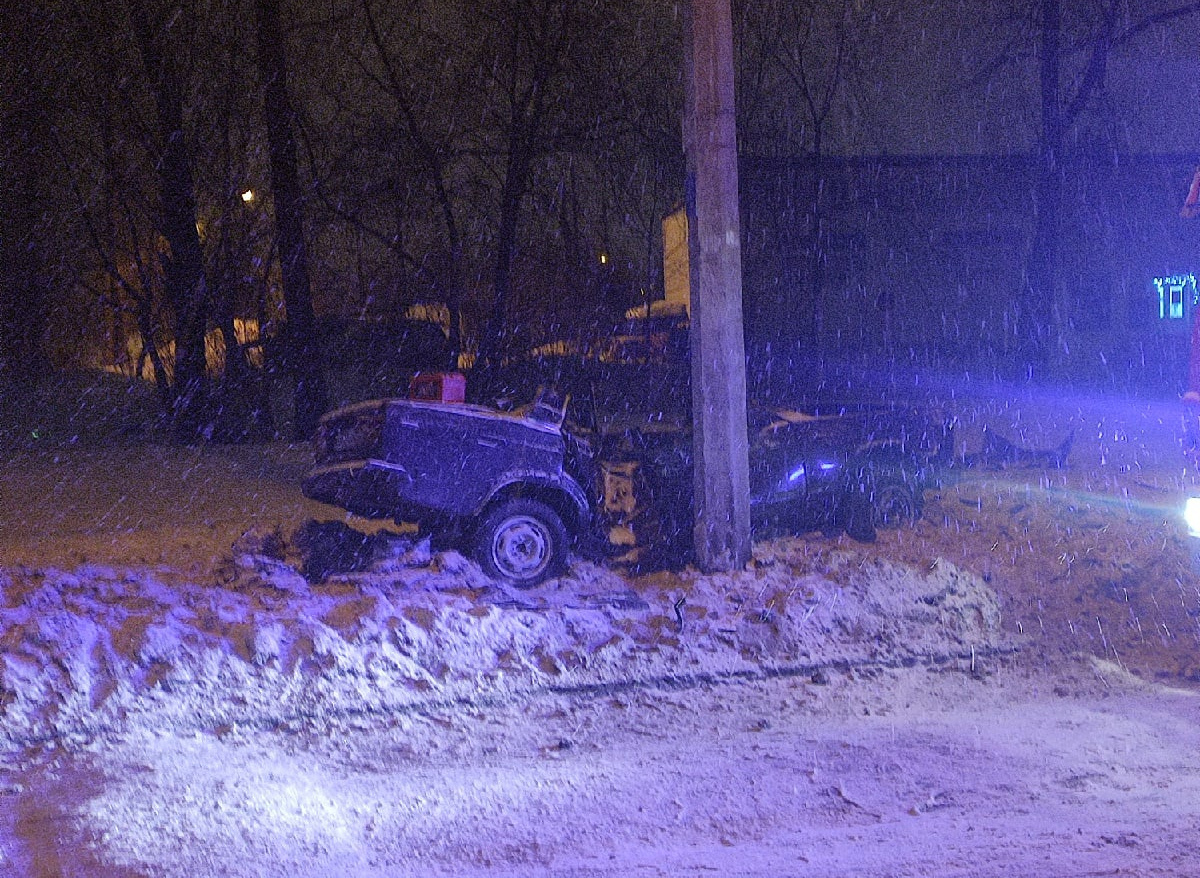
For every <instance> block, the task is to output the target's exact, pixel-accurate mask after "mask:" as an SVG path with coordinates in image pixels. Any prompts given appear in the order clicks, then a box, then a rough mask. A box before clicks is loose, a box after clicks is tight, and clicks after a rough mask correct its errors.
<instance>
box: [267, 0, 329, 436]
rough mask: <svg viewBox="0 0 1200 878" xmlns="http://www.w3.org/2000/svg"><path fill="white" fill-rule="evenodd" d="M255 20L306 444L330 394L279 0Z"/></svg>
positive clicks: (297, 422)
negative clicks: (318, 342)
mask: <svg viewBox="0 0 1200 878" xmlns="http://www.w3.org/2000/svg"><path fill="white" fill-rule="evenodd" d="M255 21H256V24H257V33H258V64H259V70H260V73H261V75H262V80H263V97H264V118H265V120H266V126H267V141H268V143H269V146H270V159H271V160H270V165H271V187H272V191H273V194H274V198H275V223H276V225H277V227H278V230H279V261H280V267H281V270H282V276H283V297H284V307H285V308H286V309H287V324H288V326H287V344H286V351H287V353H286V366H287V369H288V371H289V372H290V373H291V374H292V376H293V377H294V379H295V384H296V387H295V394H294V397H293V398H294V400H295V406H294V408H295V412H294V415H293V432H294V434H295V436H296V438H300V439H302V438H307V437H309V436H311V435H312V434H313V433H314V432H316V428H317V420H318V419H319V418H320V416H321V415H322V414H323V413H324V412H325V409H326V408H327V393H326V389H325V377H324V373H323V368H322V364H321V358H320V355H319V352H318V351H317V349H316V347H315V339H314V329H315V327H314V315H313V303H312V290H311V287H310V284H309V274H308V250H307V248H306V245H305V239H304V221H303V220H304V217H303V211H304V198H303V194H302V192H301V189H300V178H299V172H298V169H297V157H296V142H295V131H296V118H295V112H294V110H293V109H292V102H291V95H290V94H289V93H288V87H287V62H286V59H285V52H284V44H283V30H282V22H281V21H280V17H279V3H278V0H256V2H255Z"/></svg>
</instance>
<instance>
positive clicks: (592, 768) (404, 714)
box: [0, 388, 1200, 876]
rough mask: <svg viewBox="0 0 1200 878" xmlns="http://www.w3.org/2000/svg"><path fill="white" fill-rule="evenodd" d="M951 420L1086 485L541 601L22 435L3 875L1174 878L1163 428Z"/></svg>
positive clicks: (1116, 414)
mask: <svg viewBox="0 0 1200 878" xmlns="http://www.w3.org/2000/svg"><path fill="white" fill-rule="evenodd" d="M937 401H938V403H939V404H940V405H942V406H944V407H945V409H946V410H947V411H948V412H949V413H951V414H954V415H956V416H957V417H958V424H957V427H958V429H957V436H958V442H959V444H960V451H961V452H962V453H963V454H964V455H968V456H969V455H970V454H971V453H972V451H973V450H976V449H977V448H978V446H979V443H980V442H981V434H982V430H983V428H984V427H988V428H989V429H992V430H995V431H997V432H999V433H1001V434H1003V435H1005V436H1006V437H1008V438H1010V439H1012V440H1014V441H1016V442H1017V443H1018V444H1021V445H1024V446H1027V447H1045V446H1050V445H1053V444H1057V443H1058V442H1059V441H1061V439H1062V438H1063V437H1064V436H1065V435H1067V434H1068V433H1070V432H1071V431H1074V437H1075V441H1074V446H1073V450H1072V454H1071V457H1070V462H1069V466H1068V467H1067V468H1066V469H1063V470H1047V469H1043V468H1041V467H1038V466H1031V467H1024V466H1017V467H1009V468H1004V469H992V468H972V469H962V470H958V471H956V472H955V473H953V474H952V475H951V477H949V478H948V479H947V480H946V482H945V484H944V485H943V486H942V488H940V489H939V490H936V491H931V492H930V494H929V496H928V497H927V503H926V508H925V512H924V516H923V518H922V520H921V521H920V522H918V523H917V524H916V525H915V526H913V527H911V528H904V529H901V530H898V531H889V532H883V533H881V535H880V537H879V539H878V540H877V541H876V542H875V543H872V544H859V543H855V542H853V541H850V540H848V539H846V538H845V537H829V536H822V535H819V534H811V535H807V536H806V537H780V538H777V539H772V540H767V541H763V542H759V543H757V544H756V546H755V553H754V560H753V562H752V563H751V564H750V565H749V566H748V567H747V569H745V570H743V571H738V572H736V573H734V574H725V575H703V574H700V573H698V572H697V571H695V570H691V569H688V570H683V571H664V572H659V573H654V574H645V575H633V574H631V573H629V572H627V571H622V570H620V569H616V568H606V567H602V566H597V565H594V564H591V563H588V562H584V561H577V562H576V563H575V564H573V565H572V567H571V570H570V573H569V575H568V576H566V577H564V578H563V579H561V580H559V581H556V582H552V583H548V584H546V585H544V586H542V587H540V588H538V589H535V590H531V591H524V592H513V591H511V590H507V589H503V588H499V587H497V586H496V585H495V584H493V583H491V582H489V581H488V580H487V579H486V578H484V577H483V576H482V574H481V573H480V571H479V569H478V568H477V567H476V566H475V565H474V564H472V563H470V562H468V561H467V560H465V559H464V558H462V557H461V556H460V555H458V554H456V553H453V552H442V553H434V552H431V551H430V548H429V545H428V543H426V542H423V541H421V540H419V539H418V538H417V537H416V536H415V535H413V534H410V533H406V532H404V531H403V530H400V529H396V528H394V527H380V526H378V525H374V526H371V527H370V528H369V530H370V531H371V532H372V533H373V536H371V538H370V539H366V540H364V541H363V542H362V547H363V550H364V551H365V552H367V553H368V554H369V562H368V563H366V564H365V565H360V566H363V569H360V570H357V571H356V572H347V573H334V574H331V575H329V576H328V577H325V578H313V577H309V578H306V577H305V576H304V575H302V572H303V570H304V562H305V557H306V551H310V550H311V546H312V542H313V539H314V534H315V535H317V536H318V537H320V536H321V535H322V534H323V533H325V532H327V531H330V530H336V526H328V525H327V526H325V527H324V528H314V527H313V526H312V525H311V524H306V523H307V522H311V521H312V520H314V519H326V520H328V519H337V518H338V514H337V512H336V510H332V509H329V508H327V507H320V506H318V505H316V504H312V503H310V502H308V501H306V500H304V499H303V498H302V497H301V496H300V493H299V487H298V486H299V481H300V478H301V476H302V474H303V472H304V469H305V467H306V465H307V463H308V450H307V449H306V448H304V447H303V446H292V445H287V444H283V443H279V444H275V445H271V446H265V447H245V448H229V447H212V448H206V449H180V448H172V447H168V446H162V445H155V444H151V443H135V444H131V443H129V442H123V443H121V444H114V443H113V441H111V440H106V441H105V442H103V443H89V442H86V441H71V437H66V436H59V437H56V438H52V440H50V441H46V440H43V439H42V438H41V437H39V438H37V439H32V438H29V437H21V438H20V441H18V440H17V439H15V438H10V441H9V450H8V451H6V453H5V454H4V456H3V459H2V460H0V521H2V522H3V529H2V530H0V875H2V874H7V873H11V874H13V875H24V874H32V875H46V876H51V875H76V874H78V875H113V876H117V875H120V876H125V875H207V874H211V875H218V874H220V875H314V876H325V875H335V874H340V875H347V874H348V875H440V874H445V875H467V874H511V875H536V874H556V875H617V874H628V873H633V874H648V875H656V874H662V875H667V874H671V875H678V874H696V875H699V874H744V875H779V874H804V875H831V876H832V875H859V874H861V875H868V874H869V875H933V874H937V875H964V876H966V875H999V874H1005V875H1047V874H1134V875H1153V874H1164V875H1166V874H1170V875H1184V874H1189V873H1188V868H1191V865H1192V864H1194V862H1195V858H1194V855H1192V853H1191V840H1192V839H1191V835H1192V834H1194V829H1195V825H1196V820H1197V817H1198V816H1200V757H1197V756H1196V755H1195V754H1196V753H1197V752H1198V751H1197V749H1196V743H1197V738H1198V737H1200V733H1198V726H1197V718H1198V717H1200V713H1198V710H1200V705H1198V704H1197V702H1196V700H1195V698H1194V697H1193V695H1192V694H1191V689H1192V688H1193V687H1194V686H1195V685H1196V683H1197V682H1198V681H1200V636H1198V634H1200V629H1198V628H1197V621H1196V620H1197V615H1198V614H1200V587H1198V582H1197V579H1196V578H1195V576H1194V575H1193V573H1192V570H1191V566H1190V557H1189V547H1188V545H1187V542H1186V540H1185V538H1184V532H1183V528H1182V524H1181V522H1180V520H1179V510H1180V508H1181V503H1182V496H1183V492H1184V489H1185V482H1186V477H1185V473H1184V472H1183V469H1182V462H1181V459H1180V456H1179V448H1178V442H1177V434H1178V418H1179V414H1178V412H1177V411H1176V409H1175V407H1174V406H1173V405H1172V404H1171V403H1170V402H1169V401H1152V402H1147V401H1143V400H1135V399H1112V398H1109V399H1097V398H1093V397H1087V396H1067V395H1064V394H1056V395H1053V396H1049V395H1047V396H1039V395H1035V394H1032V393H1028V392H1022V391H1016V390H1013V389H1011V388H1000V389H988V390H987V391H986V392H983V391H980V390H979V389H978V388H972V390H971V393H969V394H966V393H964V392H963V391H962V390H961V389H958V390H956V391H955V392H954V393H943V394H941V396H940V398H939V399H938V400H937ZM354 524H356V525H363V524H364V523H362V522H354ZM326 536H327V534H326Z"/></svg>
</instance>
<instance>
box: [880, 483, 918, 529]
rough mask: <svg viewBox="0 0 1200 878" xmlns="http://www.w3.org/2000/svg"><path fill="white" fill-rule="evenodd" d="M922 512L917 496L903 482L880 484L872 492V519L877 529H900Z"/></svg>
mask: <svg viewBox="0 0 1200 878" xmlns="http://www.w3.org/2000/svg"><path fill="white" fill-rule="evenodd" d="M920 512H921V510H920V508H919V507H918V505H917V495H916V494H915V493H914V492H913V489H912V488H910V487H909V486H908V485H906V484H905V483H904V482H902V481H898V480H888V481H884V482H880V483H878V484H876V485H875V487H874V489H873V490H872V492H871V517H872V519H873V522H874V524H875V527H877V528H886V527H900V526H901V525H903V524H907V523H908V522H910V521H913V520H914V519H916V518H917V517H918V516H919V515H920Z"/></svg>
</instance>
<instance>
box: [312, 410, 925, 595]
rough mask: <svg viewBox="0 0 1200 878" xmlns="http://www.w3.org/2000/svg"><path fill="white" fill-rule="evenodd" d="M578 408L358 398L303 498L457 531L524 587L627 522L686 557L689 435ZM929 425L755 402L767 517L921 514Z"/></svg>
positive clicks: (754, 433) (855, 518)
mask: <svg viewBox="0 0 1200 878" xmlns="http://www.w3.org/2000/svg"><path fill="white" fill-rule="evenodd" d="M588 404H589V405H590V402H589V403H588ZM569 411H570V410H569V408H568V398H567V397H565V396H560V395H558V394H557V392H555V391H552V390H551V391H545V390H544V391H543V392H542V393H540V394H539V397H538V399H537V400H536V401H535V403H534V405H533V406H532V407H529V408H527V409H523V410H518V411H517V412H502V411H499V410H496V409H493V408H489V407H486V406H480V405H469V404H458V403H453V404H451V403H438V402H422V401H415V400H407V399H390V400H379V401H374V402H368V403H359V404H356V405H352V406H348V407H346V408H343V409H339V410H337V411H334V412H331V413H329V414H327V415H326V416H325V417H324V418H323V419H322V421H321V425H320V428H319V430H318V434H317V437H316V452H317V463H316V466H315V468H314V469H313V470H312V472H311V473H310V474H309V476H308V478H307V479H306V480H305V482H304V493H305V495H306V496H308V497H310V498H313V499H315V500H319V501H322V502H325V503H330V504H332V505H335V506H339V507H341V508H343V509H346V510H349V511H350V512H352V513H355V514H357V515H361V516H366V517H373V518H387V517H390V518H394V519H396V520H398V521H407V522H418V523H421V524H423V525H428V526H429V527H430V528H431V529H433V530H435V531H438V530H441V531H452V532H455V533H457V534H459V535H460V537H461V538H462V539H463V541H464V542H465V543H466V545H467V548H468V551H469V552H470V553H471V554H472V555H473V556H474V557H475V558H476V560H478V561H479V563H480V565H481V566H482V567H483V569H484V571H485V572H487V573H488V574H489V575H491V576H493V577H495V578H497V579H500V580H503V581H506V582H508V583H510V584H514V585H517V586H521V587H526V586H531V585H536V584H537V583H539V582H541V581H543V580H545V579H547V578H550V577H553V576H555V575H558V574H559V573H561V572H562V571H563V570H564V569H565V561H566V556H567V553H568V551H569V549H570V548H572V547H573V548H576V549H579V548H586V550H587V551H588V553H591V554H594V553H596V552H597V551H605V550H608V551H609V554H615V550H613V546H614V545H616V544H619V543H620V542H621V541H620V540H614V538H613V534H614V533H616V532H618V531H621V532H623V533H625V534H626V535H627V536H628V537H629V540H627V541H626V543H628V542H632V543H633V544H634V545H635V546H637V547H638V549H639V550H640V555H641V557H642V558H643V559H658V560H659V561H661V562H663V563H671V562H675V563H678V562H680V561H684V560H686V558H687V557H688V556H689V555H690V546H691V529H692V528H691V521H692V515H693V513H692V480H693V468H692V458H691V434H690V429H688V428H687V427H686V426H680V425H679V423H678V422H677V421H676V422H664V421H650V422H647V423H645V424H644V425H642V426H641V427H639V426H636V425H631V424H630V423H629V422H628V420H626V421H624V422H623V424H622V426H621V427H620V428H619V429H615V430H610V431H608V432H602V431H599V430H597V429H596V427H595V424H596V419H595V417H594V411H593V412H591V413H590V415H591V417H590V418H589V419H587V420H585V422H584V423H585V424H586V426H583V425H581V424H580V423H579V422H577V421H575V420H573V419H572V418H570V417H568V415H569ZM931 423H932V422H930V421H928V420H927V419H924V418H922V417H921V416H919V415H912V413H904V414H903V415H901V414H899V413H897V412H896V411H892V410H882V409H870V410H856V411H849V410H845V409H840V410H833V411H814V412H798V411H791V410H787V409H781V408H760V407H755V408H753V409H752V410H751V414H750V423H749V439H750V445H749V458H750V488H751V508H752V515H753V518H754V522H755V524H756V526H757V527H759V528H765V527H777V528H783V529H786V530H790V531H794V532H803V531H805V530H811V529H814V528H817V527H820V528H832V527H838V528H843V529H845V530H846V531H847V532H848V533H849V534H850V535H851V536H853V537H856V538H859V539H871V538H873V537H874V534H875V528H876V527H879V526H888V525H893V524H898V523H900V522H902V521H905V520H909V519H912V518H915V517H916V516H918V515H919V514H920V506H921V498H922V496H923V493H924V491H925V489H926V488H927V487H928V485H929V484H930V482H931V478H932V476H931V473H932V472H933V468H932V466H931V461H932V460H933V458H934V457H935V456H936V455H937V454H939V453H940V452H941V450H942V449H943V448H944V447H945V445H944V443H945V441H946V437H945V435H943V434H940V433H938V432H937V429H936V428H934V427H931V426H930V425H931ZM649 563H651V564H653V563H654V561H653V560H650V561H649Z"/></svg>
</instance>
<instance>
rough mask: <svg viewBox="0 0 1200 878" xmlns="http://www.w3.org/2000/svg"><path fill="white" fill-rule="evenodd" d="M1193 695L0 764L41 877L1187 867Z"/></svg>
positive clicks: (765, 695) (913, 674)
mask: <svg viewBox="0 0 1200 878" xmlns="http://www.w3.org/2000/svg"><path fill="white" fill-rule="evenodd" d="M979 670H983V669H978V668H977V671H979ZM1198 721H1200V699H1197V698H1196V697H1195V696H1193V695H1190V694H1185V693H1177V692H1171V691H1167V690H1162V689H1158V690H1151V689H1150V688H1148V687H1146V686H1145V685H1143V684H1137V683H1135V682H1133V681H1131V680H1130V679H1129V678H1128V677H1126V676H1124V675H1123V674H1121V673H1120V672H1119V671H1118V670H1117V669H1116V668H1113V667H1104V666H1096V667H1095V668H1092V669H1087V668H1080V669H1076V670H1075V671H1074V672H1068V673H1066V674H1063V675H1057V676H1055V677H1048V676H1042V675H1041V674H1033V675H1030V674H1027V673H1026V672H1025V671H1024V670H1022V669H1021V668H1020V667H1019V666H1011V665H1010V666H1008V667H994V668H988V669H986V671H985V672H983V673H976V674H974V675H972V674H970V673H969V669H968V668H958V669H942V670H940V671H938V672H931V671H929V670H926V669H923V668H915V669H907V670H902V671H887V672H882V673H878V674H873V675H861V674H859V675H846V674H834V675H832V676H830V677H829V678H827V679H824V680H821V681H819V682H814V681H812V680H804V679H797V678H792V679H775V680H770V681H760V682H754V683H745V682H743V683H735V684H729V685H720V686H701V687H694V688H690V689H684V690H672V691H661V690H660V691H655V690H642V691H636V690H635V691H631V692H628V693H625V694H622V695H615V696H613V695H605V696H601V697H574V698H565V697H558V696H548V697H542V698H534V699H532V700H529V701H518V702H515V703H513V704H511V705H509V706H505V707H499V706H489V707H486V708H479V709H456V710H434V711H430V712H417V713H412V714H404V715H396V716H394V717H392V718H391V719H385V718H381V717H370V718H368V717H360V718H358V719H353V720H348V719H340V720H332V721H330V722H329V723H328V724H322V723H317V724H315V725H314V724H305V725H293V726H290V727H286V728H281V729H279V730H276V731H274V732H270V733H266V732H262V731H255V730H243V729H237V728H228V729H222V730H219V731H217V732H215V733H194V734H187V735H182V736H180V735H177V734H173V733H169V732H159V733H139V734H134V735H130V736H127V737H124V738H122V739H120V740H117V741H107V742H97V743H95V744H93V745H92V746H90V747H88V748H86V750H85V751H84V752H81V753H78V754H76V755H74V756H60V757H56V756H53V755H45V756H42V757H40V758H38V759H36V760H31V762H30V765H29V766H28V768H27V770H26V771H25V772H23V773H22V776H21V779H20V783H22V784H26V785H27V788H26V789H24V791H23V792H21V793H16V792H14V791H13V787H12V785H13V784H14V783H15V782H16V781H13V780H11V779H10V780H9V781H7V783H8V784H9V787H8V791H7V792H6V793H5V794H4V796H3V798H2V799H0V802H4V803H5V804H6V805H10V806H12V807H8V808H5V809H4V810H5V812H6V813H7V815H8V822H9V827H8V829H9V830H10V831H15V836H16V837H17V838H19V839H20V842H19V844H18V843H17V842H16V841H15V840H14V836H13V835H12V834H9V835H7V840H6V844H7V848H6V853H7V860H6V861H3V863H4V866H6V867H7V869H8V870H9V871H8V874H13V875H35V876H39V878H42V876H45V878H49V876H58V875H70V876H74V875H92V876H99V878H105V876H141V875H145V876H151V875H153V876H189V878H192V876H205V875H214V876H215V875H229V876H312V878H324V876H346V875H353V876H384V875H387V876H401V875H411V876H437V875H446V876H450V875H461V876H470V875H492V876H495V875H513V876H538V875H547V876H550V875H554V876H624V875H648V876H650V875H654V876H658V875H663V876H666V875H672V876H677V875H697V876H699V875H730V876H735V875H736V876H788V875H796V876H799V875H803V876H812V878H825V876H828V878H834V876H838V878H845V876H872V878H881V876H926V875H938V876H962V878H968V876H970V878H984V876H1005V878H1026V876H1028V878H1034V876H1038V878H1041V876H1047V875H1054V876H1064V878H1065V876H1093V875H1115V874H1122V875H1137V876H1153V875H1171V876H1180V875H1189V874H1196V873H1195V871H1194V870H1195V869H1196V868H1197V861H1196V858H1195V854H1194V838H1195V830H1196V827H1197V825H1198V822H1200V746H1198V745H1200V722H1198ZM34 763H36V767H35V766H34ZM2 783H3V782H2V781H0V784H2ZM0 788H3V787H2V786H0ZM35 859H36V865H35ZM0 872H2V870H0Z"/></svg>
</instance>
